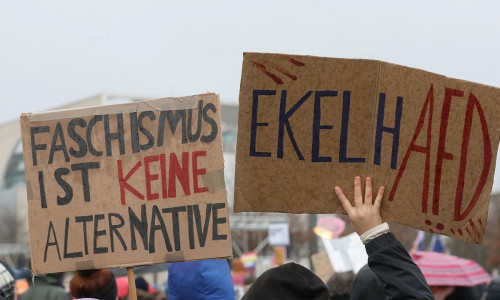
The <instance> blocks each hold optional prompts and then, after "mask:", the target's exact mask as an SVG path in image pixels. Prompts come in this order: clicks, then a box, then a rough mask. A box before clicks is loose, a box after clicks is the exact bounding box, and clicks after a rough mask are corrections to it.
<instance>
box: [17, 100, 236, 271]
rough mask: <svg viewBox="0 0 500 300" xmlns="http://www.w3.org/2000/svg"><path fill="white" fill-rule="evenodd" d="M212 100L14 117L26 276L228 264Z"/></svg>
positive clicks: (217, 103)
mask: <svg viewBox="0 0 500 300" xmlns="http://www.w3.org/2000/svg"><path fill="white" fill-rule="evenodd" d="M220 126H221V119H220V101H219V97H218V95H216V94H203V95H196V96H191V97H184V98H163V99H157V100H150V101H144V102H136V103H129V104H121V105H110V106H101V107H90V108H82V109H73V110H64V111H52V112H45V113H36V114H32V113H28V114H22V115H21V131H22V143H23V150H24V163H25V171H26V186H27V193H28V211H29V229H30V247H31V259H32V268H33V271H34V273H36V274H40V273H51V272H63V271H71V270H82V269H92V268H105V267H129V266H137V265H150V264H154V263H162V262H175V261H187V260H197V259H207V258H225V257H231V255H232V247H231V235H230V234H231V233H230V228H229V219H228V210H227V200H226V190H225V186H224V172H223V170H224V159H223V156H222V137H221V127H220Z"/></svg>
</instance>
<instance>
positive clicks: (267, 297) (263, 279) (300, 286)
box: [242, 263, 328, 300]
mask: <svg viewBox="0 0 500 300" xmlns="http://www.w3.org/2000/svg"><path fill="white" fill-rule="evenodd" d="M271 299H289V300H294V299H297V300H298V299H311V300H327V299H328V290H327V288H326V286H325V284H324V283H323V281H321V279H319V277H318V276H316V274H314V273H313V272H311V271H309V270H308V269H306V268H304V267H303V266H301V265H297V264H295V263H288V264H284V265H282V266H279V267H276V268H272V269H270V270H267V271H266V272H264V273H263V274H262V275H260V276H259V277H258V278H257V280H255V282H254V283H253V284H252V286H251V287H250V289H249V290H248V291H247V292H246V294H245V295H244V296H243V298H242V300H271Z"/></svg>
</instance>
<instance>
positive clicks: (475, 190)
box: [234, 53, 500, 243]
mask: <svg viewBox="0 0 500 300" xmlns="http://www.w3.org/2000/svg"><path fill="white" fill-rule="evenodd" d="M239 101H240V108H239V125H238V145H237V155H236V182H235V191H234V196H235V206H234V210H235V211H236V212H244V211H259V212H289V213H345V212H344V211H343V209H342V207H341V205H340V203H339V202H338V200H337V198H336V196H335V194H334V192H333V187H334V186H335V185H339V186H341V187H342V188H343V190H344V191H345V192H346V195H347V196H348V198H349V199H352V192H353V187H352V186H353V178H354V176H356V175H359V176H363V177H364V176H371V177H373V182H374V185H375V188H377V187H378V186H380V185H384V186H385V187H386V189H385V194H384V200H383V201H382V207H381V214H382V218H384V219H387V220H391V221H395V222H398V223H401V224H405V225H410V226H412V227H415V228H418V229H422V230H425V231H428V232H434V233H440V234H444V235H447V236H451V237H454V238H457V239H461V240H465V241H469V242H474V243H481V242H482V241H483V238H484V233H485V228H486V222H487V213H488V204H489V195H490V192H491V186H492V182H493V174H494V171H495V159H496V153H497V148H498V142H499V139H500V135H499V134H500V117H499V116H500V106H499V105H498V103H499V101H500V89H498V88H495V87H490V86H485V85H481V84H478V83H473V82H467V81H463V80H458V79H452V78H448V77H445V76H442V75H438V74H434V73H430V72H426V71H422V70H417V69H413V68H409V67H404V66H399V65H394V64H390V63H386V62H381V61H375V60H361V59H338V58H322V57H312V56H297V55H282V54H262V53H245V54H244V60H243V70H242V78H241V88H240V100H239Z"/></svg>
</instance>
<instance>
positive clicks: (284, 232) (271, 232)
mask: <svg viewBox="0 0 500 300" xmlns="http://www.w3.org/2000/svg"><path fill="white" fill-rule="evenodd" d="M267 232H268V234H267V237H268V243H269V245H271V246H288V245H290V230H289V228H288V223H270V224H269V226H268V228H267Z"/></svg>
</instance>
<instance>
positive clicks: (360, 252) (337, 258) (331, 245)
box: [321, 232, 368, 274]
mask: <svg viewBox="0 0 500 300" xmlns="http://www.w3.org/2000/svg"><path fill="white" fill-rule="evenodd" d="M321 241H322V242H323V246H325V251H326V254H327V255H328V258H329V259H330V262H331V264H332V266H333V269H334V270H335V272H348V271H352V272H354V274H356V273H358V271H359V270H360V269H361V268H362V267H363V266H364V265H366V264H367V263H368V254H366V249H365V245H364V244H363V243H362V242H361V240H360V239H359V236H358V235H357V234H356V233H354V232H353V233H350V234H348V235H346V236H343V237H341V238H338V239H326V238H323V237H322V238H321Z"/></svg>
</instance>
